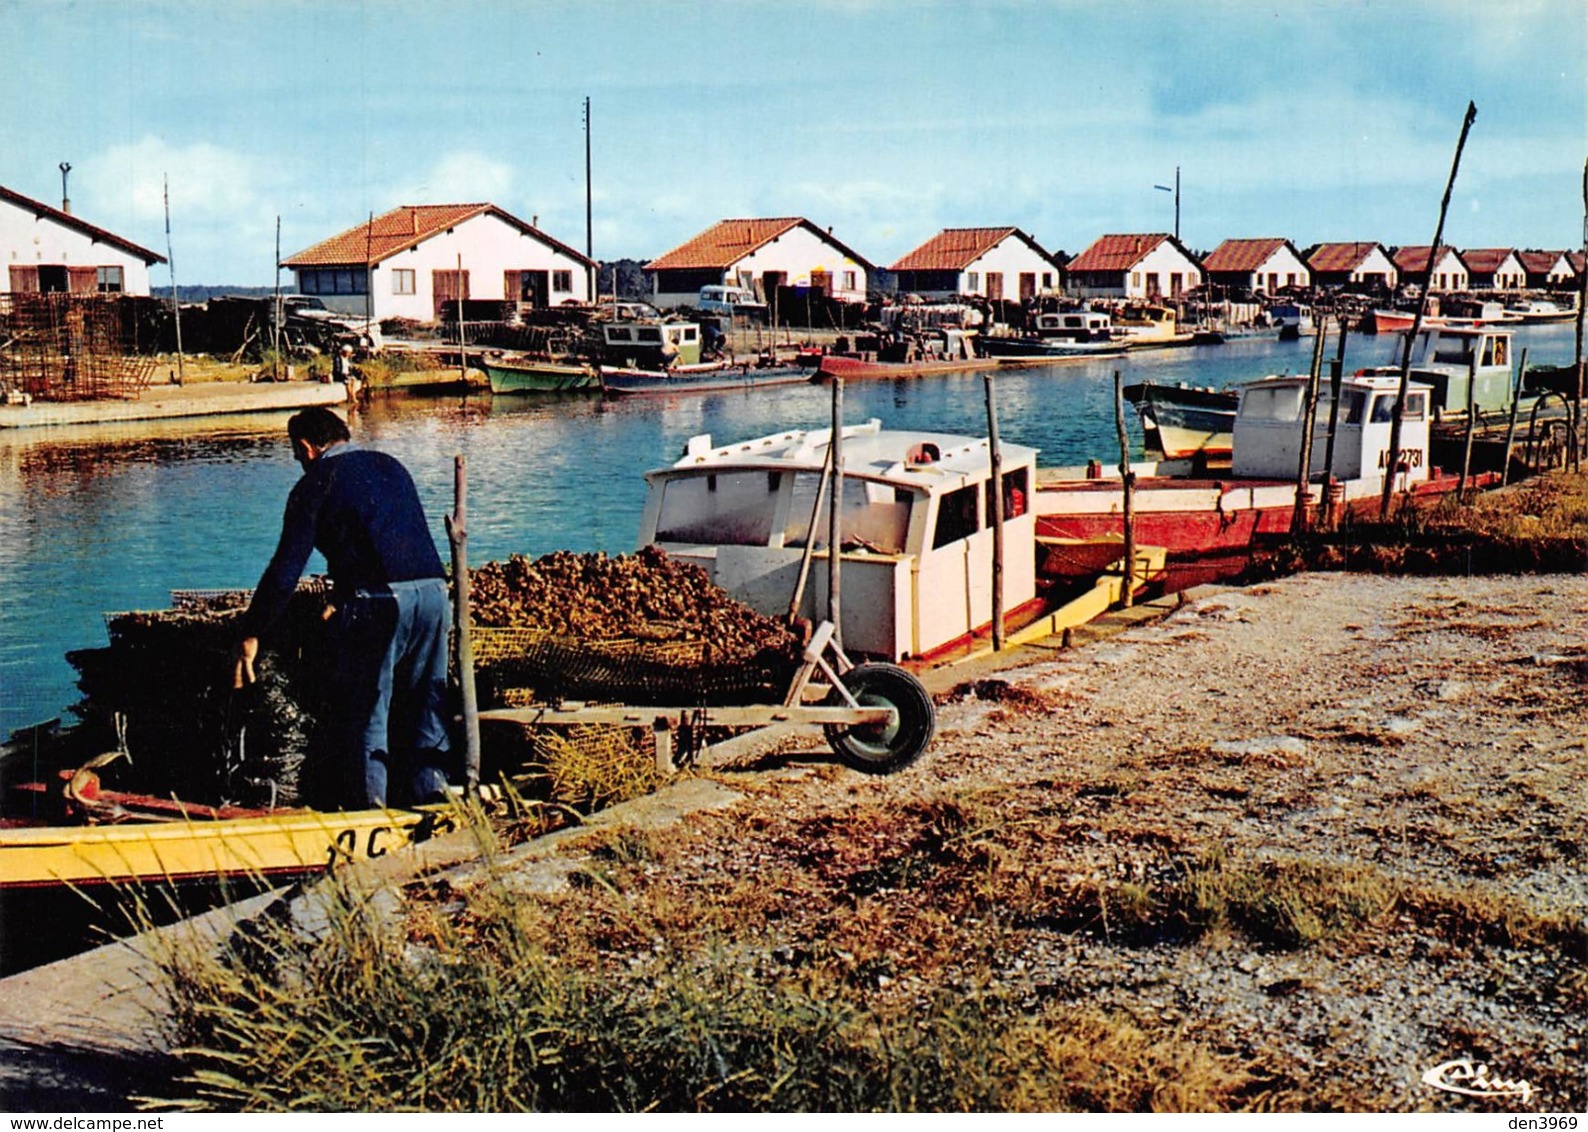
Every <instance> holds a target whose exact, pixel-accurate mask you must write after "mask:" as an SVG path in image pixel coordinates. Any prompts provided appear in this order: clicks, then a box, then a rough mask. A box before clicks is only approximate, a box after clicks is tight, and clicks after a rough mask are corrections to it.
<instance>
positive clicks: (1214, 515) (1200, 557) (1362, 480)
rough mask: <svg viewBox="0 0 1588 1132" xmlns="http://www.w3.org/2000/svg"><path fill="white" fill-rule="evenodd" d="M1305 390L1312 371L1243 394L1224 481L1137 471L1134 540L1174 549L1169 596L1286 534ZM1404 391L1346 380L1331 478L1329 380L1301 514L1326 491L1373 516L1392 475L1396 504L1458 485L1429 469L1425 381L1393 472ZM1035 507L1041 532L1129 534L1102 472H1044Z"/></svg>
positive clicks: (1385, 377) (1388, 383) (1417, 390)
mask: <svg viewBox="0 0 1588 1132" xmlns="http://www.w3.org/2000/svg"><path fill="white" fill-rule="evenodd" d="M1307 383H1308V378H1307V377H1306V376H1305V375H1296V376H1290V375H1285V376H1275V377H1266V378H1263V379H1261V380H1260V381H1254V382H1250V383H1247V384H1246V385H1243V386H1241V387H1240V389H1239V396H1240V403H1239V407H1238V409H1237V411H1236V417H1235V421H1234V425H1233V427H1232V430H1231V439H1232V456H1231V473H1230V475H1228V476H1219V477H1213V476H1208V475H1205V474H1203V475H1195V474H1190V472H1189V468H1188V466H1187V464H1186V463H1185V462H1183V461H1180V462H1171V461H1164V462H1147V463H1143V464H1137V465H1133V466H1132V471H1133V473H1135V477H1136V478H1135V480H1134V492H1133V496H1132V504H1133V508H1132V510H1133V525H1134V534H1135V538H1136V540H1137V542H1138V543H1146V544H1151V545H1157V546H1162V547H1164V548H1165V549H1166V550H1167V551H1168V554H1169V562H1170V567H1169V573H1170V579H1169V581H1168V583H1167V584H1168V585H1169V587H1170V588H1181V587H1183V586H1185V585H1190V584H1195V583H1196V582H1197V581H1206V580H1213V579H1215V578H1218V577H1224V576H1229V575H1231V574H1234V573H1237V572H1239V570H1240V569H1242V568H1244V566H1245V564H1246V562H1247V561H1248V559H1249V555H1250V553H1251V551H1252V549H1253V547H1254V545H1255V544H1256V543H1257V542H1258V541H1259V540H1261V539H1262V538H1263V537H1264V536H1277V535H1284V534H1287V533H1289V531H1290V529H1291V525H1292V522H1293V519H1294V516H1295V512H1296V506H1297V496H1298V489H1297V483H1296V477H1297V474H1298V469H1299V467H1300V451H1301V441H1302V432H1303V425H1302V422H1303V420H1304V416H1303V410H1304V403H1305V397H1306V388H1307ZM1398 392H1399V379H1398V376H1394V375H1390V374H1383V373H1358V374H1354V375H1351V376H1348V377H1346V378H1344V379H1343V381H1342V384H1341V392H1340V408H1339V413H1338V414H1337V417H1338V420H1337V423H1336V435H1335V443H1334V463H1333V466H1332V467H1331V468H1330V469H1328V471H1329V472H1330V473H1331V474H1330V475H1325V472H1324V469H1323V468H1322V467H1321V464H1322V463H1323V460H1324V453H1325V452H1326V451H1327V444H1328V428H1329V418H1330V415H1331V414H1330V404H1329V391H1328V383H1327V382H1325V383H1324V384H1323V387H1322V390H1321V400H1320V402H1319V405H1318V408H1317V411H1316V416H1315V420H1314V433H1313V439H1312V452H1313V462H1314V468H1315V470H1314V471H1313V473H1312V475H1311V476H1310V478H1309V482H1308V484H1307V485H1306V487H1305V488H1304V489H1303V491H1302V492H1301V493H1300V494H1301V497H1302V498H1301V501H1302V504H1303V506H1304V507H1316V506H1317V505H1318V504H1319V503H1320V501H1321V500H1322V499H1323V497H1324V493H1325V487H1327V488H1328V494H1329V502H1330V504H1331V506H1333V507H1335V508H1337V509H1338V511H1339V513H1342V514H1343V513H1345V512H1350V511H1365V510H1369V509H1376V508H1377V507H1378V506H1379V503H1380V500H1381V498H1382V493H1383V489H1384V483H1385V476H1386V475H1387V474H1389V475H1392V476H1393V485H1392V490H1393V491H1394V492H1395V493H1396V494H1397V495H1399V496H1401V497H1421V496H1428V495H1437V494H1441V493H1445V492H1448V491H1451V490H1453V489H1454V488H1455V487H1456V486H1457V484H1458V483H1459V482H1460V479H1459V477H1457V476H1453V475H1445V474H1443V473H1438V472H1434V471H1433V469H1432V467H1431V461H1430V459H1429V437H1430V433H1429V426H1430V417H1431V415H1432V408H1431V404H1430V398H1431V391H1430V389H1429V388H1428V386H1426V385H1421V384H1414V385H1413V386H1412V387H1411V390H1410V391H1409V392H1408V394H1407V405H1406V413H1405V414H1404V416H1403V418H1402V433H1401V438H1400V452H1399V457H1398V459H1397V460H1396V462H1395V467H1394V469H1393V471H1391V472H1387V471H1386V465H1387V464H1388V463H1389V452H1388V449H1389V437H1390V430H1391V427H1392V421H1393V417H1394V405H1395V401H1396V398H1397V396H1398ZM1033 506H1034V508H1035V510H1036V513H1037V533H1038V535H1039V536H1047V537H1055V538H1072V539H1091V540H1097V539H1102V538H1114V539H1120V538H1122V537H1123V534H1124V487H1123V484H1122V483H1121V481H1120V479H1119V477H1118V476H1117V475H1114V476H1104V475H1103V474H1102V469H1101V467H1100V466H1098V465H1095V464H1094V465H1092V466H1090V467H1089V468H1086V469H1053V470H1044V471H1043V473H1042V474H1039V476H1038V478H1037V490H1036V493H1035V495H1034V497H1033ZM1334 517H1338V515H1336V516H1334Z"/></svg>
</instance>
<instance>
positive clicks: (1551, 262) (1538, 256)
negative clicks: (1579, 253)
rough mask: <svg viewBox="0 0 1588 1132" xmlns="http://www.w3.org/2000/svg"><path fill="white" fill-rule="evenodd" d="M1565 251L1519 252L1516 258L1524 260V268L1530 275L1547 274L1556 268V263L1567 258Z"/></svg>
mask: <svg viewBox="0 0 1588 1132" xmlns="http://www.w3.org/2000/svg"><path fill="white" fill-rule="evenodd" d="M1565 256H1566V253H1565V252H1517V253H1516V258H1517V259H1519V260H1521V261H1522V268H1523V269H1524V270H1525V271H1526V272H1527V273H1528V274H1529V275H1546V274H1548V273H1549V272H1551V271H1554V270H1555V265H1556V264H1558V263H1559V262H1560V261H1561V260H1562V259H1563V258H1565Z"/></svg>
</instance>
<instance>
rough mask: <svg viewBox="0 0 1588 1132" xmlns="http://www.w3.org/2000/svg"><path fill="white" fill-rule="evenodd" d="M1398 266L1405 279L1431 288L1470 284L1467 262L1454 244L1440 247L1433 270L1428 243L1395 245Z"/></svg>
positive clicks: (1455, 288)
mask: <svg viewBox="0 0 1588 1132" xmlns="http://www.w3.org/2000/svg"><path fill="white" fill-rule="evenodd" d="M1395 267H1396V269H1397V270H1398V271H1399V272H1400V273H1401V282H1402V283H1416V284H1418V285H1419V286H1422V287H1426V288H1427V289H1428V290H1430V291H1443V292H1449V291H1465V290H1466V289H1467V288H1468V287H1469V286H1470V285H1471V284H1470V283H1469V281H1468V272H1467V265H1466V263H1465V261H1463V260H1462V258H1461V253H1460V252H1458V251H1456V249H1455V248H1440V249H1439V252H1438V254H1437V255H1435V256H1434V268H1433V270H1432V271H1429V270H1428V245H1427V244H1424V245H1422V246H1421V247H1407V248H1396V249H1395Z"/></svg>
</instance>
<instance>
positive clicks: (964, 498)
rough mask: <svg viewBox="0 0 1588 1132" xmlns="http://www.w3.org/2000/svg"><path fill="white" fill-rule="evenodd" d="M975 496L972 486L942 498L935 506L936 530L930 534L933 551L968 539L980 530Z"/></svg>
mask: <svg viewBox="0 0 1588 1132" xmlns="http://www.w3.org/2000/svg"><path fill="white" fill-rule="evenodd" d="M976 496H977V490H976V488H975V486H974V485H973V486H971V487H962V488H960V489H959V490H958V491H951V492H949V493H948V494H947V495H945V496H943V498H942V501H941V502H940V503H938V505H937V529H936V530H935V531H933V532H932V549H933V550H936V549H937V548H938V547H943V546H947V545H948V544H949V543H951V542H958V541H959V540H960V539H965V538H969V537H970V536H971V535H973V534H975V533H976V532H977V531H978V530H979V529H980V521H979V517H978V515H977V514H976Z"/></svg>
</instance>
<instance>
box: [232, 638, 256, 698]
mask: <svg viewBox="0 0 1588 1132" xmlns="http://www.w3.org/2000/svg"><path fill="white" fill-rule="evenodd" d="M258 655H259V638H258V637H244V638H243V639H242V640H240V641H238V642H237V667H236V668H235V669H234V670H233V672H232V687H233V688H244V687H247V686H248V685H249V684H252V683H253V682H254V680H255V679H256V677H255V676H254V658H256V657H257V656H258Z"/></svg>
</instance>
